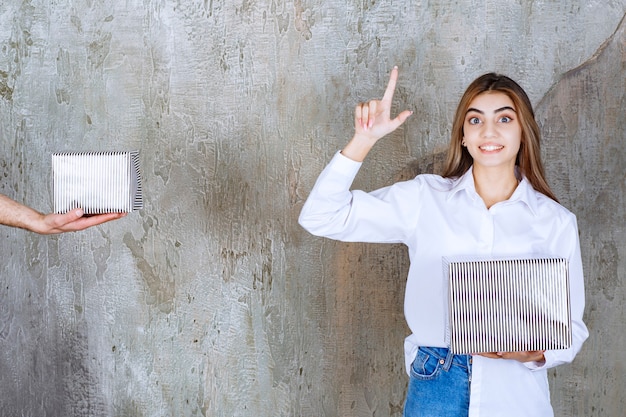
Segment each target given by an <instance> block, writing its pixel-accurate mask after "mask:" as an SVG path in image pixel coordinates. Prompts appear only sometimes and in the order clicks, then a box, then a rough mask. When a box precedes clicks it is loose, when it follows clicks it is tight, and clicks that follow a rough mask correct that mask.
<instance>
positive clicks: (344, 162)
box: [329, 151, 363, 178]
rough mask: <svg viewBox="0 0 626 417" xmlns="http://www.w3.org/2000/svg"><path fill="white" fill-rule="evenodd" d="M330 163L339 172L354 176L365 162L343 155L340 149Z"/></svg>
mask: <svg viewBox="0 0 626 417" xmlns="http://www.w3.org/2000/svg"><path fill="white" fill-rule="evenodd" d="M329 165H330V166H332V169H333V171H335V172H337V173H338V174H341V175H343V176H346V177H351V178H354V177H355V176H356V174H357V172H359V169H360V168H361V165H363V163H362V162H357V161H355V160H352V159H350V158H348V157H347V156H345V155H343V154H342V153H341V151H338V152H337V153H336V154H335V156H334V157H333V159H332V160H331V161H330V163H329Z"/></svg>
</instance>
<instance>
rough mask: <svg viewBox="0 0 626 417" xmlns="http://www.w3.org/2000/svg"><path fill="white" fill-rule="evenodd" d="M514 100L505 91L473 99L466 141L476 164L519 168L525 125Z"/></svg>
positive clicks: (464, 138) (467, 114) (467, 116)
mask: <svg viewBox="0 0 626 417" xmlns="http://www.w3.org/2000/svg"><path fill="white" fill-rule="evenodd" d="M516 110H517V109H516V108H515V105H514V104H513V101H512V100H511V99H510V98H509V96H507V95H506V94H504V93H501V92H485V93H482V94H480V95H478V96H476V98H474V100H472V102H471V103H470V105H469V107H468V110H467V112H466V113H465V121H464V123H463V141H464V143H465V146H467V150H468V152H469V153H470V155H471V156H472V158H473V159H474V166H475V167H480V168H482V167H485V168H509V169H514V168H515V159H516V157H517V153H518V151H519V149H520V144H521V140H522V128H521V125H520V123H519V118H518V115H517V112H516Z"/></svg>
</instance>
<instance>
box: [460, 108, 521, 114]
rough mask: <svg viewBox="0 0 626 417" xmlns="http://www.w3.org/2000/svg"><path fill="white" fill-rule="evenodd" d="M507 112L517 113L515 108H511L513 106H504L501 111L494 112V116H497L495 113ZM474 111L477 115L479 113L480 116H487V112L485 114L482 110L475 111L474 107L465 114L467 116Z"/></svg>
mask: <svg viewBox="0 0 626 417" xmlns="http://www.w3.org/2000/svg"><path fill="white" fill-rule="evenodd" d="M505 110H511V111H512V112H513V113H517V112H516V111H515V109H514V108H513V107H511V106H504V107H500V108H499V109H496V110H495V111H494V114H495V113H500V112H503V111H505ZM472 111H474V112H476V113H478V114H485V112H484V111H482V110H478V109H475V108H474V107H470V108H469V109H467V111H466V112H465V114H467V113H469V112H472Z"/></svg>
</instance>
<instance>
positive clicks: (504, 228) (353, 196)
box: [299, 153, 589, 417]
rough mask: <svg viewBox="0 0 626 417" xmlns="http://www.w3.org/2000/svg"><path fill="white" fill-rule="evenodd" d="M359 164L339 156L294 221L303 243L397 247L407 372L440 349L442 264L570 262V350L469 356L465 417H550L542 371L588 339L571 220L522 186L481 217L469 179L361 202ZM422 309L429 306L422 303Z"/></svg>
mask: <svg viewBox="0 0 626 417" xmlns="http://www.w3.org/2000/svg"><path fill="white" fill-rule="evenodd" d="M360 167H361V163H359V162H355V161H353V160H351V159H349V158H346V157H345V156H343V155H342V154H341V153H337V154H336V155H335V157H334V158H333V159H332V161H331V162H330V164H329V165H328V166H327V167H326V168H325V169H324V171H323V172H322V173H321V174H320V176H319V178H318V180H317V182H316V184H315V186H314V187H313V190H312V191H311V194H310V196H309V198H308V199H307V201H306V203H305V204H304V207H303V208H302V212H301V214H300V219H299V222H300V224H301V225H302V226H303V227H304V228H305V229H306V230H308V231H309V232H310V233H312V234H314V235H317V236H325V237H328V238H331V239H336V240H341V241H346V242H377V243H404V244H406V245H407V247H408V251H409V257H410V260H411V265H410V268H409V275H408V278H407V284H406V292H405V301H404V314H405V318H406V321H407V323H408V326H409V328H410V329H411V332H412V334H411V335H410V336H408V337H407V338H406V340H405V361H406V368H407V372H408V370H409V367H410V365H411V363H412V361H413V359H414V358H415V355H416V352H417V349H418V347H419V346H434V347H447V345H446V340H445V333H446V316H445V309H446V308H447V306H446V305H445V294H444V291H445V283H444V281H445V279H444V275H443V267H442V260H443V258H445V257H456V256H479V257H485V256H488V257H504V256H524V255H531V254H541V255H550V256H555V257H562V258H567V259H568V260H569V267H570V271H569V274H570V275H569V277H570V290H571V317H572V332H573V335H572V336H573V337H572V339H573V343H572V347H571V348H569V349H565V350H553V351H547V352H545V364H538V363H534V362H527V363H521V362H518V361H514V360H506V359H489V358H485V357H482V356H475V357H474V358H473V365H472V382H471V396H470V412H469V415H470V416H489V417H493V416H507V417H512V416H520V417H522V416H523V417H527V416H532V417H542V416H552V415H553V411H552V407H551V405H550V393H549V388H548V378H547V372H546V370H547V369H548V368H550V367H553V366H556V365H560V364H563V363H568V362H571V361H572V360H573V359H574V356H575V355H576V354H577V353H578V351H579V350H580V348H581V346H582V344H583V342H584V341H585V339H586V338H587V336H588V334H589V333H588V331H587V328H586V326H585V324H584V323H583V321H582V317H583V309H584V303H585V301H584V283H583V269H582V262H581V257H580V245H579V240H578V227H577V223H576V217H575V216H574V214H572V213H571V212H570V211H568V210H567V209H565V208H564V207H563V206H561V205H560V204H558V203H557V202H555V201H554V200H552V199H550V198H548V197H546V196H545V195H543V194H541V193H539V192H537V191H535V190H534V189H533V188H532V186H531V185H530V183H529V182H528V181H527V180H526V179H525V178H523V179H522V180H521V182H520V183H519V185H518V186H517V189H516V190H515V192H514V193H513V195H512V196H511V197H510V198H509V199H508V200H506V201H503V202H500V203H497V204H494V205H493V206H492V207H491V208H489V209H487V207H486V206H485V204H484V202H483V200H482V199H481V197H480V196H479V195H478V194H477V193H476V189H475V187H474V179H473V175H472V169H471V168H470V170H469V171H468V172H467V173H466V174H465V175H463V176H462V177H460V178H458V179H450V178H443V177H441V176H437V175H428V174H427V175H418V176H417V177H416V178H414V179H412V180H409V181H404V182H398V183H396V184H394V185H392V186H389V187H385V188H381V189H379V190H376V191H373V192H370V193H366V192H363V191H358V190H355V191H350V186H351V185H352V182H353V180H354V177H355V176H356V174H357V172H358V170H359V168H360ZM424 300H427V301H424Z"/></svg>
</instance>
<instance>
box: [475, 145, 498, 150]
mask: <svg viewBox="0 0 626 417" xmlns="http://www.w3.org/2000/svg"><path fill="white" fill-rule="evenodd" d="M502 148H503V146H496V145H487V146H481V147H480V149H482V150H483V151H497V150H499V149H502Z"/></svg>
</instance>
